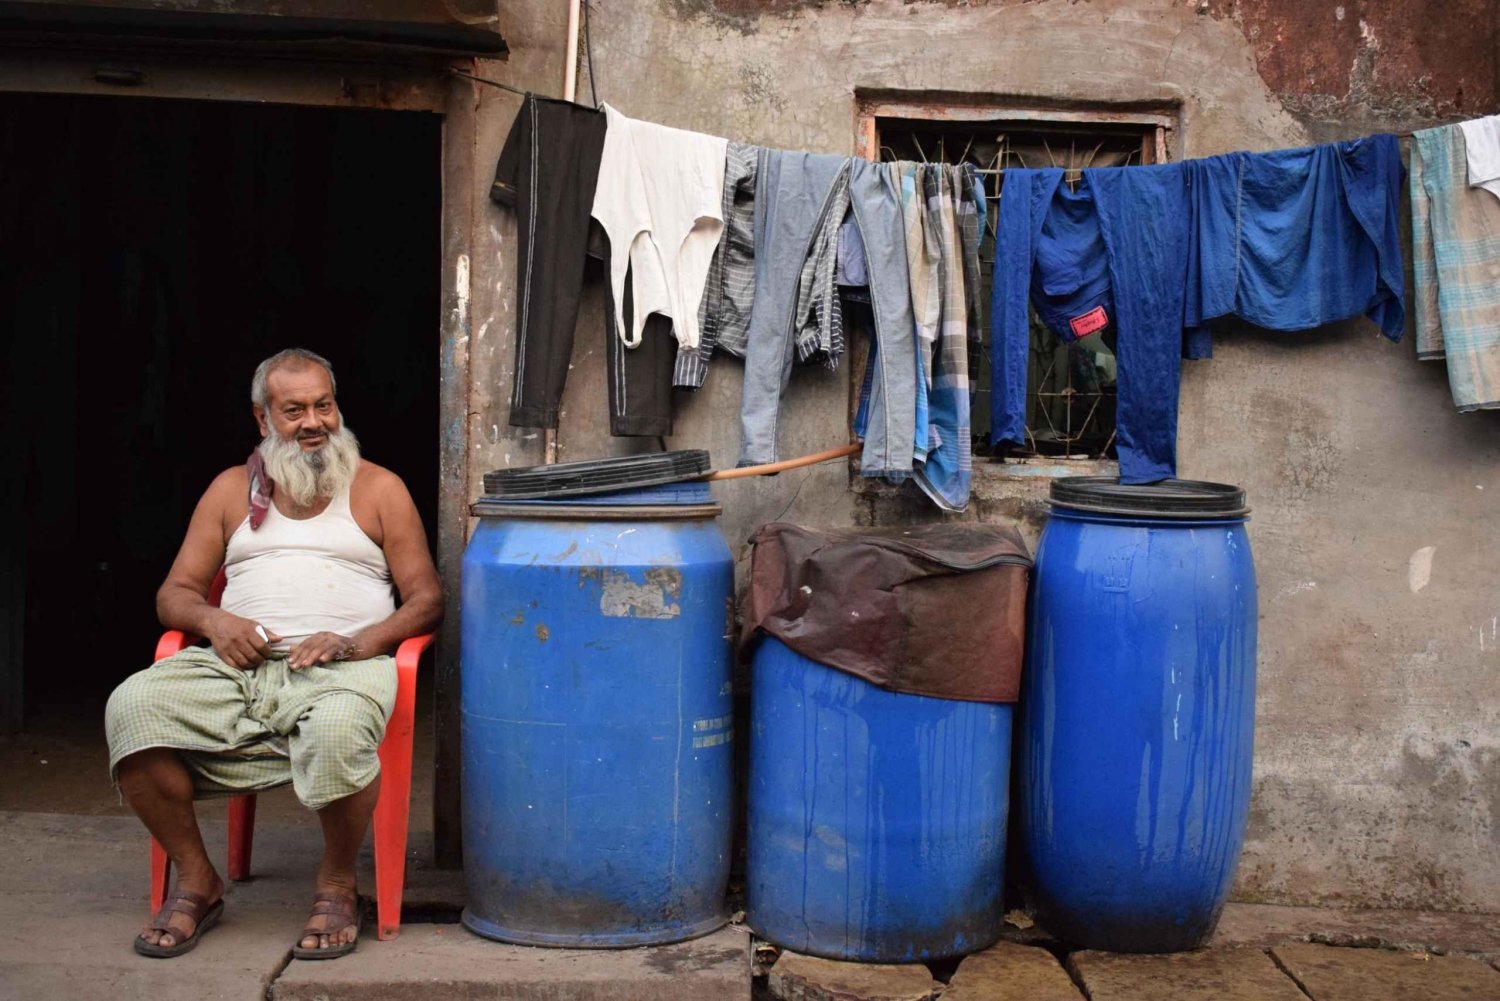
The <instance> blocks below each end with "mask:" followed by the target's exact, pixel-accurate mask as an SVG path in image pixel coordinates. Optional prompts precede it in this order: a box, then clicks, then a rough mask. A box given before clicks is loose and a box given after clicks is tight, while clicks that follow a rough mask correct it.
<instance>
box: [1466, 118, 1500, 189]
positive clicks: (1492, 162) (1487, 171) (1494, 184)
mask: <svg viewBox="0 0 1500 1001" xmlns="http://www.w3.org/2000/svg"><path fill="white" fill-rule="evenodd" d="M1458 127H1459V128H1460V129H1462V130H1463V133H1464V160H1465V162H1466V163H1467V165H1468V183H1469V187H1471V188H1483V189H1484V190H1486V191H1488V192H1489V193H1490V194H1492V195H1494V196H1495V197H1496V198H1500V115H1490V116H1488V117H1486V118H1475V119H1473V120H1472V121H1468V122H1461V123H1459V126H1458Z"/></svg>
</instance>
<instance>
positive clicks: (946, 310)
mask: <svg viewBox="0 0 1500 1001" xmlns="http://www.w3.org/2000/svg"><path fill="white" fill-rule="evenodd" d="M972 170H973V168H972V167H967V171H970V172H971V171H972ZM972 176H973V175H972V173H966V172H964V171H961V170H960V169H959V168H956V167H949V166H947V165H944V164H923V165H921V166H920V168H919V170H918V171H917V179H918V180H919V181H920V183H921V190H922V192H923V195H924V202H925V205H926V215H925V217H924V218H923V220H922V226H923V233H922V245H923V251H922V254H921V259H922V261H923V263H924V264H925V266H926V271H925V274H924V281H925V282H926V289H925V291H926V296H925V299H926V308H927V313H926V315H925V316H924V317H923V318H922V319H921V320H919V321H918V335H919V337H920V338H922V342H923V343H922V349H923V355H922V360H923V362H924V364H926V365H928V366H930V367H928V368H927V369H926V371H927V372H928V373H929V375H928V380H927V386H926V389H927V401H926V402H927V427H926V432H925V433H926V435H927V449H926V455H924V456H922V457H921V458H920V459H918V461H917V462H916V465H915V467H914V468H913V475H914V477H915V478H916V481H917V485H918V486H919V487H921V488H922V492H923V493H925V494H927V496H928V497H930V498H931V499H932V502H933V503H934V504H936V505H938V506H939V507H941V508H943V509H944V510H947V511H962V510H963V509H964V508H965V507H966V506H967V505H968V503H969V487H970V484H971V481H972V479H973V443H972V442H971V441H970V440H969V424H970V418H969V343H968V337H969V317H968V302H969V297H968V294H967V292H966V291H965V288H964V245H963V234H962V224H961V223H960V222H959V217H958V202H960V201H961V200H962V198H963V194H962V192H963V190H964V189H965V188H967V189H968V190H969V191H970V193H971V197H972V191H973V185H972V183H971V181H970V180H968V179H969V178H972ZM971 211H972V207H971ZM929 336H930V337H932V341H931V343H930V344H928V343H926V338H928V337H929ZM917 433H918V434H922V433H923V429H922V428H917Z"/></svg>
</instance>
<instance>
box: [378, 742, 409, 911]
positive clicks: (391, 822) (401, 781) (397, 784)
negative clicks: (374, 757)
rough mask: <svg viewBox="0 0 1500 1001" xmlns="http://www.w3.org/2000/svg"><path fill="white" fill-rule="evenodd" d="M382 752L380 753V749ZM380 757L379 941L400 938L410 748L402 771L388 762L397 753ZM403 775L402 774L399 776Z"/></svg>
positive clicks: (395, 751)
mask: <svg viewBox="0 0 1500 1001" xmlns="http://www.w3.org/2000/svg"><path fill="white" fill-rule="evenodd" d="M383 750H384V749H383ZM390 750H391V753H387V754H385V755H383V757H384V759H385V762H384V767H383V768H382V773H383V774H382V775H381V785H380V799H379V800H378V801H377V802H376V804H375V820H374V828H375V830H374V835H375V912H376V923H377V928H378V931H379V937H380V940H381V941H389V940H391V939H393V938H395V937H396V936H398V935H400V934H401V897H402V895H403V893H404V891H405V889H406V834H407V823H408V821H409V820H410V813H411V744H410V742H408V743H407V744H406V746H405V748H404V750H405V758H406V760H405V767H404V769H403V768H402V767H401V766H399V765H397V764H396V763H395V762H393V761H392V760H391V759H392V758H396V757H401V756H402V755H401V754H400V753H399V750H398V749H390ZM403 772H404V774H403Z"/></svg>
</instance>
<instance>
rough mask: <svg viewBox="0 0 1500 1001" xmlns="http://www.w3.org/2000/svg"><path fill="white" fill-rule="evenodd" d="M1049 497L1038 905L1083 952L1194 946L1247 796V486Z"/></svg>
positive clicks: (1225, 879)
mask: <svg viewBox="0 0 1500 1001" xmlns="http://www.w3.org/2000/svg"><path fill="white" fill-rule="evenodd" d="M1052 503H1053V510H1052V516H1051V518H1050V520H1049V521H1048V523H1047V527H1046V529H1045V531H1044V532H1043V533H1042V538H1041V542H1040V545H1039V546H1038V549H1037V554H1036V571H1035V575H1034V577H1033V588H1034V590H1033V592H1032V612H1031V623H1030V627H1029V629H1028V642H1029V650H1030V653H1029V657H1028V661H1027V668H1026V673H1025V675H1024V676H1023V681H1022V689H1023V692H1022V700H1021V713H1022V715H1021V724H1020V725H1021V727H1022V732H1021V740H1020V742H1019V751H1018V755H1019V768H1018V773H1017V774H1018V782H1019V783H1020V785H1021V787H1022V788H1021V789H1020V791H1019V792H1020V794H1019V797H1018V800H1019V810H1020V813H1021V824H1020V827H1021V831H1022V844H1023V849H1024V853H1025V855H1026V857H1027V859H1028V860H1029V864H1030V868H1031V871H1032V876H1033V878H1034V880H1035V886H1034V891H1035V894H1036V904H1037V908H1038V918H1039V920H1040V921H1041V923H1042V924H1043V926H1044V927H1046V928H1047V929H1048V930H1049V931H1051V932H1052V933H1053V934H1055V935H1057V936H1058V937H1060V938H1062V939H1063V940H1065V941H1068V942H1071V943H1073V944H1075V945H1078V946H1081V947H1083V948H1088V949H1106V950H1109V951H1113V952H1175V951H1179V950H1185V949H1192V948H1195V947H1197V946H1199V945H1202V944H1203V943H1204V942H1205V941H1206V940H1207V939H1208V937H1209V936H1210V935H1211V934H1212V933H1213V930H1214V926H1215V925H1216V924H1217V922H1218V918H1219V913H1220V911H1221V910H1222V908H1223V906H1224V902H1225V900H1226V899H1227V897H1228V894H1229V889H1230V883H1231V882H1232V880H1233V878H1234V871H1235V866H1236V864H1237V862H1238V860H1239V855H1240V846H1241V843H1242V841H1243V839H1244V833H1245V819H1246V814H1247V812H1248V810H1249V804H1250V766H1251V757H1252V751H1253V746H1254V729H1255V633H1256V600H1255V566H1254V563H1253V562H1252V560H1251V557H1250V541H1249V539H1248V537H1247V535H1246V532H1245V521H1246V516H1247V514H1248V509H1247V508H1246V507H1245V496H1244V493H1243V491H1241V490H1239V489H1237V488H1235V487H1230V486H1226V485H1223V484H1211V483H1195V482H1189V481H1168V482H1166V483H1163V484H1159V485H1154V486H1149V487H1129V486H1122V485H1120V484H1119V483H1117V482H1116V481H1114V480H1112V479H1106V478H1098V477H1076V478H1071V479H1065V480H1060V481H1057V482H1056V483H1054V485H1053V488H1052Z"/></svg>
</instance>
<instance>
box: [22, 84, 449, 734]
mask: <svg viewBox="0 0 1500 1001" xmlns="http://www.w3.org/2000/svg"><path fill="white" fill-rule="evenodd" d="M441 127H442V120H441V118H440V117H439V116H437V115H431V114H423V113H415V112H387V111H358V110H345V109H338V110H333V109H320V108H301V107H291V106H271V105H248V104H226V103H210V102H198V101H167V100H157V99H150V98H113V97H92V96H87V97H86V96H55V95H0V260H3V261H4V267H3V269H0V270H3V273H0V314H3V316H4V320H3V321H0V322H3V323H4V324H5V325H6V326H8V328H9V329H8V330H7V331H6V356H5V361H6V364H5V368H4V372H3V374H0V392H3V394H4V396H5V402H4V404H3V416H4V418H5V425H4V431H3V434H0V441H4V442H5V444H4V445H0V467H3V473H0V482H3V484H4V487H3V489H4V492H5V499H4V500H3V501H0V539H4V540H5V541H4V542H3V543H0V602H5V603H4V604H0V640H3V639H5V638H6V634H7V633H9V634H11V635H12V636H14V635H15V634H16V633H19V637H20V638H19V640H18V641H17V640H10V641H9V643H8V646H9V650H10V652H9V654H7V643H5V642H0V678H3V677H5V675H6V673H7V672H9V673H11V674H12V675H13V673H14V670H15V657H16V655H17V654H19V655H20V657H21V660H22V662H23V663H24V665H25V667H24V672H23V674H22V677H23V679H24V692H25V696H24V706H25V709H26V712H27V713H28V714H31V713H40V712H46V711H50V710H56V709H59V708H64V707H65V708H66V709H67V710H68V711H70V712H74V711H79V712H89V713H92V712H95V711H96V710H97V709H98V708H99V707H101V706H102V703H103V700H104V699H105V698H106V697H107V696H108V694H109V692H110V690H111V689H112V688H113V686H114V685H115V684H116V683H117V682H118V681H119V679H121V678H122V677H124V676H125V675H126V674H128V673H130V672H131V671H134V670H137V669H139V668H141V667H143V666H145V665H146V664H147V663H149V660H150V655H151V651H152V649H153V646H154V643H155V639H156V637H157V635H158V634H159V633H160V628H159V627H158V625H157V623H156V616H155V612H154V596H155V590H156V587H157V586H158V584H160V582H161V580H162V578H163V576H164V575H165V573H166V571H167V568H168V566H169V565H170V563H171V561H172V558H173V556H174V555H175V553H176V549H177V546H178V544H179V543H180V541H181V539H182V533H183V531H184V529H185V528H186V526H187V522H188V518H189V516H190V515H191V513H192V510H193V507H194V505H195V504H196V502H197V500H198V498H199V496H200V495H201V494H202V492H203V490H204V488H206V487H207V485H208V483H209V481H210V480H212V478H213V477H214V475H215V474H217V473H218V472H219V471H220V470H222V469H224V468H226V467H228V466H231V465H234V464H237V463H240V462H243V461H244V459H245V456H246V455H248V454H249V452H250V450H251V448H252V447H253V446H254V445H255V443H256V441H257V440H258V435H257V432H256V430H255V426H254V424H253V422H252V420H251V416H250V400H249V383H250V375H251V372H252V370H253V369H254V366H255V364H256V363H257V362H258V361H259V360H260V359H262V358H264V357H266V356H267V355H269V354H271V353H273V352H275V351H277V350H279V349H280V348H283V347H287V346H291V345H301V346H305V347H309V348H312V349H313V350H315V351H317V352H319V353H321V354H323V355H325V356H326V357H328V358H329V359H330V360H332V362H333V364H334V367H335V369H336V371H337V374H338V380H339V402H340V405H341V406H342V408H343V409H344V412H345V414H346V417H347V419H348V422H349V426H350V427H351V428H353V429H354V430H355V431H356V432H357V433H358V434H359V436H360V439H361V442H362V443H363V446H364V453H365V455H366V456H367V457H368V458H370V459H371V460H373V461H375V462H378V463H380V464H382V465H385V466H388V467H389V468H391V469H394V470H395V471H396V472H397V473H399V474H400V475H401V476H402V477H403V478H404V479H405V480H406V483H407V485H408V487H409V488H410V489H411V492H412V495H413V496H414V497H415V498H416V501H417V505H418V507H419V508H420V509H421V512H422V517H423V519H424V521H425V523H426V525H427V529H428V533H429V538H432V537H434V536H435V530H436V524H435V519H436V507H437V485H438V470H437V461H438V447H437V446H438V362H439V337H438V322H439V298H440V274H439V270H440V256H439V254H440V248H439V212H440V205H441V191H440V157H441ZM7 588H8V589H9V591H10V595H11V598H10V600H9V601H7V600H6V594H5V593H4V592H5V591H6V589H7ZM17 598H19V599H21V600H20V601H19V602H17V600H16V599H17ZM18 603H19V605H20V607H17V604H18ZM4 690H5V686H3V685H0V692H3V691H4ZM12 690H13V689H12ZM0 709H3V707H0ZM3 715H5V714H4V713H3V712H0V716H3ZM12 715H13V713H12Z"/></svg>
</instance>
